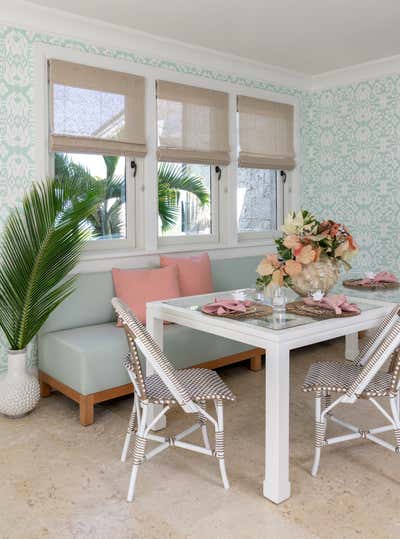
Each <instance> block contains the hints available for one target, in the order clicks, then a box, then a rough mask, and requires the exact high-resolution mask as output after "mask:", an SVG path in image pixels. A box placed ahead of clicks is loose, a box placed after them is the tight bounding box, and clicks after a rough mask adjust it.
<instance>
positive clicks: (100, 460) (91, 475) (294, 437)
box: [0, 339, 400, 539]
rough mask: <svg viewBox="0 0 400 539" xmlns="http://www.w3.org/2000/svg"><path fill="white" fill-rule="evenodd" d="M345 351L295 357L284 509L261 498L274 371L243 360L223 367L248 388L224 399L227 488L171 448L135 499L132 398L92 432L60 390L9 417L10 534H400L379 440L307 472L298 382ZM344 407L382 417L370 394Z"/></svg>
mask: <svg viewBox="0 0 400 539" xmlns="http://www.w3.org/2000/svg"><path fill="white" fill-rule="evenodd" d="M342 356H343V341H342V340H341V339H340V340H337V341H333V342H330V343H324V344H319V345H315V346H312V347H308V348H304V349H301V350H298V351H296V352H294V353H293V354H292V363H291V387H292V398H291V480H292V491H293V494H292V497H291V498H290V500H288V501H287V502H285V503H283V504H281V505H279V506H275V505H274V504H272V503H270V502H268V501H267V500H266V499H264V498H263V497H262V495H261V480H262V475H263V436H264V425H263V410H264V371H262V372H258V373H254V372H251V371H249V370H248V369H247V366H246V365H245V364H240V365H235V366H231V367H226V368H224V369H221V371H220V373H221V375H222V376H223V378H224V379H225V380H226V382H227V383H228V384H229V385H230V387H231V388H232V389H233V391H234V392H235V393H236V394H237V396H238V401H237V402H236V403H234V404H229V403H228V405H227V406H226V448H227V449H226V461H227V466H228V474H229V478H230V481H231V489H230V490H229V491H224V489H223V488H222V486H221V483H220V478H219V474H218V469H217V464H216V462H215V461H214V460H213V459H210V458H207V457H204V456H202V455H199V454H194V453H191V452H187V451H182V450H179V449H176V450H173V449H171V450H168V451H166V452H164V453H162V454H161V455H159V456H157V457H155V458H154V460H152V461H150V462H149V463H147V464H145V465H144V466H143V467H142V468H141V470H140V475H139V479H138V483H137V498H136V500H135V502H134V503H132V504H128V503H126V501H125V496H126V492H127V487H128V479H129V471H130V466H129V464H128V463H126V464H122V463H121V462H120V460H119V457H120V451H121V447H122V442H123V438H124V434H125V428H126V424H127V420H128V416H129V412H130V406H131V400H130V399H129V398H125V399H120V400H115V401H111V402H108V403H105V404H104V405H100V406H97V407H96V423H95V424H94V425H93V426H91V427H86V428H84V427H81V426H80V425H79V422H78V410H77V406H76V405H75V404H74V403H72V402H71V401H69V400H68V399H66V398H65V397H63V396H62V395H59V394H54V395H53V396H52V397H50V398H49V399H44V400H42V401H41V402H40V405H39V407H38V408H37V409H36V410H35V411H34V413H32V414H31V415H30V416H27V417H25V418H23V419H20V420H8V419H6V418H3V417H0V538H1V539H37V538H43V537H45V538H57V539H64V538H95V539H125V538H126V539H136V538H143V539H153V538H154V539H167V538H171V539H183V538H188V539H189V538H190V539H195V538H207V537H213V538H215V539H223V538H230V539H236V538H238V539H239V538H240V539H242V538H243V539H247V538H249V539H250V538H251V539H253V538H264V537H265V538H271V539H275V538H278V537H279V539H285V538H290V539H301V538H317V537H318V538H335V539H336V538H338V539H339V538H340V539H342V538H343V539H344V538H345V539H352V538H359V537H363V539H365V538H369V537H374V538H379V539H380V538H382V539H383V538H395V537H396V538H397V537H399V534H400V457H399V456H396V455H394V454H392V453H390V452H389V451H386V450H384V449H383V448H380V447H377V446H375V445H373V444H371V443H369V442H363V441H357V442H352V443H349V444H341V445H339V446H334V447H331V448H327V449H326V450H325V451H324V452H323V455H322V464H321V470H320V474H319V476H318V477H317V478H315V479H314V478H312V477H311V476H310V474H309V469H310V466H311V463H312V457H313V398H312V397H311V396H310V395H306V394H303V393H302V392H301V390H300V386H301V383H302V381H303V378H304V375H305V373H306V371H307V368H308V366H309V364H310V363H311V362H313V361H316V360H319V359H324V360H325V359H336V358H337V357H342ZM343 412H344V413H345V414H346V415H345V416H344V415H342V417H347V418H348V419H349V420H350V421H351V420H353V421H354V422H355V423H357V422H358V423H362V424H363V425H374V424H377V421H378V422H380V418H379V417H378V416H377V414H376V413H375V411H374V410H373V408H372V406H371V405H369V404H366V403H364V402H361V403H357V405H356V406H353V407H352V408H351V409H347V410H345V409H343ZM343 412H342V414H343ZM187 424H188V417H186V416H184V415H183V414H182V413H180V412H178V411H173V412H172V413H170V414H169V427H168V428H169V429H171V430H177V431H179V430H180V429H182V428H184V427H185V426H186V425H187ZM335 430H338V429H335V427H333V431H335ZM331 432H332V431H331ZM338 432H339V430H338ZM388 436H390V435H388Z"/></svg>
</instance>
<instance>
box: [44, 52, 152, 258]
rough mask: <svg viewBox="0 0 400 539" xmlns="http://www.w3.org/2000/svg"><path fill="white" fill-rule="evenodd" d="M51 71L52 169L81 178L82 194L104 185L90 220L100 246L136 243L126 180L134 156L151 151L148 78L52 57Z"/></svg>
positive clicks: (65, 176)
mask: <svg viewBox="0 0 400 539" xmlns="http://www.w3.org/2000/svg"><path fill="white" fill-rule="evenodd" d="M49 75H50V77H49V80H50V89H49V90H50V152H52V154H53V159H54V173H55V175H56V176H58V177H62V178H63V179H64V180H65V181H68V179H69V178H74V179H75V180H76V179H78V181H79V182H80V183H81V184H82V192H84V190H85V184H86V183H87V182H98V183H99V184H100V185H101V188H102V189H101V190H102V201H101V202H100V204H99V206H98V207H97V208H96V210H95V211H94V212H93V214H92V215H90V216H89V218H88V223H87V224H88V228H89V230H90V233H91V239H92V240H95V242H96V244H97V247H98V246H99V245H100V243H99V241H98V240H107V242H104V243H103V242H102V245H104V246H105V247H107V248H109V247H111V246H113V241H114V240H116V245H118V246H124V244H129V245H131V246H132V245H133V243H134V191H135V187H134V185H133V183H132V182H130V181H127V178H131V176H132V171H131V169H130V165H131V162H132V161H133V159H134V158H133V157H132V156H135V158H136V157H144V156H145V155H146V151H147V150H146V141H145V136H144V78H143V77H137V76H135V75H130V74H128V73H120V72H116V71H110V70H106V69H99V68H95V67H90V66H87V65H81V64H74V63H70V62H64V61H61V60H50V61H49ZM128 164H129V168H128ZM132 214H133V219H132V218H131V216H132ZM93 243H94V242H93Z"/></svg>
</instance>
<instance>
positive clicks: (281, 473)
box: [263, 343, 290, 503]
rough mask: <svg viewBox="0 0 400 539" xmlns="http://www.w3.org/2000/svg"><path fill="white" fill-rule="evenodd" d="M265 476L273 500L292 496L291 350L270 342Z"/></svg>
mask: <svg viewBox="0 0 400 539" xmlns="http://www.w3.org/2000/svg"><path fill="white" fill-rule="evenodd" d="M265 376H266V380H265V381H266V395H265V397H266V401H265V478H264V483H263V494H264V496H265V497H266V498H268V499H269V500H271V501H273V502H274V503H281V502H283V501H284V500H286V499H287V498H289V497H290V481H289V399H290V394H289V387H290V385H289V376H290V364H289V350H288V349H287V348H286V347H285V346H282V345H278V344H276V343H269V344H268V348H267V349H266V351H265Z"/></svg>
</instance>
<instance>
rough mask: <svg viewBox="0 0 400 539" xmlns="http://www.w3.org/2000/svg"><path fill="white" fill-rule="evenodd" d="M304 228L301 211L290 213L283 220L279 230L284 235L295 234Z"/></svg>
mask: <svg viewBox="0 0 400 539" xmlns="http://www.w3.org/2000/svg"><path fill="white" fill-rule="evenodd" d="M303 226H304V219H303V214H302V212H301V211H298V212H297V213H296V212H290V213H289V214H288V215H287V217H286V218H285V222H284V224H283V225H282V227H281V229H282V231H283V232H284V233H285V234H296V232H298V231H299V230H301V229H302V228H303Z"/></svg>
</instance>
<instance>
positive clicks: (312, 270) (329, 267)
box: [292, 256, 340, 296]
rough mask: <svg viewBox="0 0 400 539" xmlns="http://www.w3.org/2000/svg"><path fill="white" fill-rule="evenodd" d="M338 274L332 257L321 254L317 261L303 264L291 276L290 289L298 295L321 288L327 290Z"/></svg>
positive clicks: (336, 265)
mask: <svg viewBox="0 0 400 539" xmlns="http://www.w3.org/2000/svg"><path fill="white" fill-rule="evenodd" d="M339 276H340V271H339V264H338V262H337V261H336V260H334V259H333V258H330V257H328V256H321V258H320V259H319V260H318V262H312V263H311V264H307V265H305V266H303V270H302V272H301V273H300V274H299V275H296V276H295V277H292V289H293V290H294V291H295V292H296V293H297V294H299V295H300V296H307V295H309V294H310V293H312V292H316V291H317V290H321V291H322V292H325V293H327V292H329V290H330V289H331V288H333V287H334V286H335V284H336V283H337V281H338V279H339Z"/></svg>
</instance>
